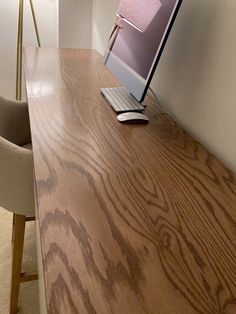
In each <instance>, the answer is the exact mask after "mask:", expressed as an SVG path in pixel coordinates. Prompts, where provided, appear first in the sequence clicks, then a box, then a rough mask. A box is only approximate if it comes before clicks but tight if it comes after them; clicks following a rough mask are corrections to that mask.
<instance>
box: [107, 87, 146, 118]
mask: <svg viewBox="0 0 236 314" xmlns="http://www.w3.org/2000/svg"><path fill="white" fill-rule="evenodd" d="M101 93H102V94H103V95H104V97H105V98H106V99H107V101H108V102H109V103H110V105H111V106H112V108H113V109H114V110H115V111H116V112H119V113H120V112H128V111H135V112H142V111H144V110H145V108H144V106H143V105H142V104H141V103H140V102H138V101H137V99H136V98H135V97H134V96H132V95H131V94H130V93H129V92H128V91H127V89H126V88H125V87H112V88H101Z"/></svg>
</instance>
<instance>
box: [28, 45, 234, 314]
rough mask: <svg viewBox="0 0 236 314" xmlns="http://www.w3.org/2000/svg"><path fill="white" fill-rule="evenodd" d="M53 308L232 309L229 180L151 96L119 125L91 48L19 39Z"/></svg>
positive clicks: (109, 79) (107, 77) (170, 313)
mask: <svg viewBox="0 0 236 314" xmlns="http://www.w3.org/2000/svg"><path fill="white" fill-rule="evenodd" d="M24 56H25V71H26V87H27V95H28V103H29V112H30V122H31V131H32V143H33V153H34V165H35V178H36V192H37V201H38V215H39V226H40V237H41V244H42V257H43V265H44V277H45V288H46V297H47V306H48V312H49V313H63V314H64V313H119V314H120V313H122V314H123V313H157V314H183V313H188V314H196V313H202V314H213V313H225V314H233V313H236V180H235V176H234V175H233V173H232V172H230V171H229V170H228V169H227V168H225V167H224V166H223V165H222V163H221V162H219V161H218V160H217V159H216V158H215V157H214V156H213V155H212V154H210V153H209V152H207V150H206V149H204V148H203V147H202V146H201V144H199V143H198V142H197V141H195V140H194V139H193V138H192V137H191V136H190V135H188V134H187V133H186V132H185V131H184V130H183V129H182V128H181V127H179V126H178V125H177V124H176V123H175V122H174V121H173V120H172V119H171V118H170V117H169V116H168V115H167V114H165V113H163V112H162V111H161V110H160V109H159V108H158V106H157V105H156V104H155V103H154V102H153V101H152V100H151V98H147V100H146V104H147V109H146V111H145V113H146V114H147V115H148V117H149V118H150V122H149V124H147V125H127V124H126V125H122V124H120V123H119V122H118V121H117V120H116V114H115V113H114V112H113V110H112V109H111V108H110V107H109V105H108V104H107V103H106V101H105V99H104V98H103V97H102V96H101V94H100V91H99V89H100V88H101V87H111V86H115V85H118V82H117V81H116V80H115V78H114V77H113V76H112V75H111V73H109V72H108V71H107V70H106V69H105V67H104V66H103V65H102V63H101V56H100V55H99V54H98V53H97V52H96V51H93V50H74V49H43V48H28V49H26V50H25V53H24Z"/></svg>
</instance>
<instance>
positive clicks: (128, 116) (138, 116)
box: [117, 111, 149, 123]
mask: <svg viewBox="0 0 236 314" xmlns="http://www.w3.org/2000/svg"><path fill="white" fill-rule="evenodd" d="M117 120H118V121H119V122H126V123H147V122H148V121H149V119H148V117H147V116H146V115H145V114H143V113H140V112H130V111H129V112H124V113H120V114H119V115H118V116H117Z"/></svg>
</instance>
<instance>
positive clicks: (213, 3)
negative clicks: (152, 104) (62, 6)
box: [92, 0, 236, 172]
mask: <svg viewBox="0 0 236 314" xmlns="http://www.w3.org/2000/svg"><path fill="white" fill-rule="evenodd" d="M118 3H119V1H118V0H94V10H93V34H92V45H93V47H95V48H96V49H98V50H99V51H100V52H102V51H103V50H104V48H105V44H106V40H107V38H108V34H109V31H110V29H111V25H112V21H113V20H114V13H115V11H116V8H117V5H118ZM235 38H236V1H235V0H225V1H222V0H207V1H206V0H198V1H196V0H184V1H183V5H182V8H181V10H180V13H179V15H178V18H177V20H176V23H175V25H174V28H173V30H172V32H171V35H170V38H169V40H168V43H167V46H166V48H165V50H164V53H163V56H162V58H161V61H160V63H159V66H158V68H157V71H156V74H155V77H154V79H153V82H152V87H153V88H154V89H155V90H156V92H157V94H158V96H159V98H160V99H161V102H162V104H163V105H165V106H166V107H167V109H168V111H169V112H171V113H173V115H174V116H175V117H176V119H177V120H178V121H179V122H180V124H182V125H183V126H184V127H185V128H186V129H187V130H188V131H189V132H190V133H192V134H193V135H194V137H195V138H197V139H199V141H200V142H201V143H203V144H204V145H205V146H206V147H208V149H209V150H210V151H212V152H213V153H214V154H215V155H216V156H218V157H219V158H220V159H221V160H223V161H224V163H225V164H226V165H228V166H229V167H230V168H231V169H233V170H234V172H236V40H235Z"/></svg>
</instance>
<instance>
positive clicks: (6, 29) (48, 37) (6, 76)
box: [0, 0, 58, 98]
mask: <svg viewBox="0 0 236 314" xmlns="http://www.w3.org/2000/svg"><path fill="white" fill-rule="evenodd" d="M33 3H34V7H35V13H36V17H37V21H38V28H39V33H40V39H41V43H42V46H47V47H48V46H50V47H55V46H57V45H58V27H57V5H58V0H33ZM18 6H19V0H1V1H0V39H1V45H0V93H1V94H4V95H6V96H8V97H13V98H14V97H15V68H16V42H17V26H18V24H17V23H18ZM29 8H30V7H29V1H28V0H25V10H24V13H25V15H24V45H25V46H35V45H36V39H35V33H34V28H33V22H32V17H31V13H30V10H29Z"/></svg>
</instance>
